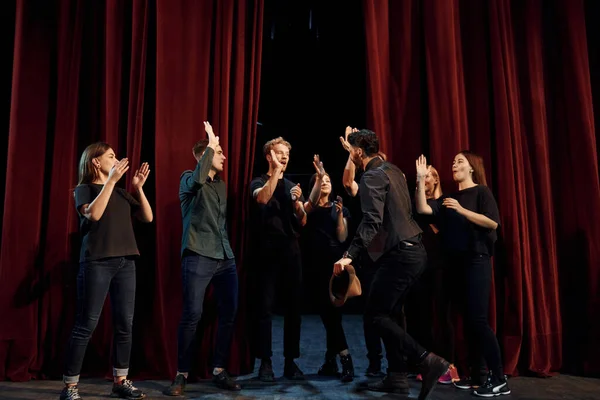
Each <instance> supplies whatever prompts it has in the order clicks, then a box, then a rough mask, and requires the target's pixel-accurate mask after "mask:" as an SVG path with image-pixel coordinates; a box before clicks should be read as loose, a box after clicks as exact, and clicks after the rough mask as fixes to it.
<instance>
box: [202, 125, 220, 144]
mask: <svg viewBox="0 0 600 400" xmlns="http://www.w3.org/2000/svg"><path fill="white" fill-rule="evenodd" d="M204 130H205V131H206V134H207V135H208V147H212V149H213V150H215V149H216V147H217V146H218V145H219V137H218V136H215V133H214V132H213V128H212V125H211V124H210V122H208V121H204Z"/></svg>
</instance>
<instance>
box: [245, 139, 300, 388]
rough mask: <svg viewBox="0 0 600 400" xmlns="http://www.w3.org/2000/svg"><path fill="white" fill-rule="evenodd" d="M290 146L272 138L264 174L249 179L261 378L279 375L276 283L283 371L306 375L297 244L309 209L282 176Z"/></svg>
mask: <svg viewBox="0 0 600 400" xmlns="http://www.w3.org/2000/svg"><path fill="white" fill-rule="evenodd" d="M291 148H292V146H291V145H290V144H289V143H288V142H287V141H285V140H283V138H281V137H279V138H276V139H273V140H270V141H268V142H267V143H266V144H265V145H264V147H263V152H264V155H265V158H266V159H267V161H268V163H269V170H268V172H267V173H266V174H264V175H262V176H260V177H258V178H255V179H254V180H252V182H251V183H250V190H251V195H252V199H253V202H252V203H253V214H254V221H253V222H254V223H253V225H254V228H255V229H256V231H255V234H256V236H257V240H258V249H257V250H258V252H257V256H256V257H255V266H256V267H257V271H256V272H257V286H258V287H257V296H258V299H257V301H258V321H257V323H258V329H257V341H258V342H257V344H256V345H257V349H256V350H257V352H256V353H257V354H256V356H257V358H260V359H261V365H260V369H259V371H258V378H259V379H260V380H261V381H264V382H272V381H274V379H275V377H274V374H273V366H272V363H271V357H272V355H273V352H272V348H271V344H272V339H271V338H272V326H271V319H272V313H273V306H274V303H275V291H276V288H277V289H279V290H281V291H282V294H284V301H283V303H284V306H285V308H286V312H285V316H284V318H285V322H284V337H283V345H284V350H283V355H284V357H285V367H284V375H285V376H286V377H287V378H288V379H296V380H300V379H304V375H303V373H302V371H301V370H300V368H298V365H296V363H295V362H294V359H295V358H298V357H300V322H301V317H300V308H301V295H302V288H301V284H302V263H301V260H300V246H299V244H298V228H299V227H300V226H303V225H304V224H306V212H305V211H304V207H303V205H302V204H303V201H304V200H303V197H302V190H301V189H300V185H295V184H294V183H293V182H291V181H290V180H288V179H286V178H284V177H283V173H284V171H285V170H286V168H287V165H288V163H289V160H290V150H291Z"/></svg>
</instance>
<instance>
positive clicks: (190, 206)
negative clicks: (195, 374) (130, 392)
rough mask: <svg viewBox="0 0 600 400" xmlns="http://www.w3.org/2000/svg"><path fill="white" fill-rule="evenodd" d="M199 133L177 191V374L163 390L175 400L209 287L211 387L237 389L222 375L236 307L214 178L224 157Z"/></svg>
mask: <svg viewBox="0 0 600 400" xmlns="http://www.w3.org/2000/svg"><path fill="white" fill-rule="evenodd" d="M204 128H205V130H206V133H207V134H208V139H205V140H201V141H199V142H198V143H196V144H195V145H194V149H193V152H194V158H195V159H196V161H197V164H196V168H195V169H194V171H185V172H184V173H183V174H182V175H181V181H180V185H179V200H180V203H181V214H182V217H183V237H182V240H181V256H182V261H181V272H182V275H183V314H182V316H181V321H180V323H179V330H178V338H177V341H178V349H177V353H178V357H177V358H178V361H177V374H176V375H175V379H174V380H173V383H172V384H171V386H169V387H168V388H167V389H166V390H165V394H167V395H171V396H181V395H183V392H184V391H185V385H186V382H187V378H188V372H189V371H190V364H191V357H192V350H193V345H194V339H195V337H196V326H197V325H198V322H199V321H200V318H201V316H202V305H203V302H204V295H205V293H206V288H207V287H208V284H209V283H212V284H213V287H214V291H215V295H216V296H217V300H218V302H219V315H218V320H219V325H218V328H217V341H216V346H215V352H214V353H215V354H214V358H213V367H214V369H213V381H214V382H215V384H216V385H217V386H218V387H220V388H223V389H228V390H240V389H241V388H240V385H239V384H238V383H236V382H235V380H233V379H232V378H231V377H230V376H229V375H228V374H227V371H226V370H225V364H226V362H227V359H228V357H229V348H230V346H231V338H232V334H233V325H234V320H235V315H236V311H237V301H238V277H237V269H236V266H235V258H234V255H233V251H232V250H231V246H230V244H229V238H228V237H227V226H226V217H227V187H226V185H225V182H223V180H222V179H221V178H220V177H219V175H218V174H219V173H220V172H222V171H223V166H224V164H225V155H224V154H223V149H222V148H221V146H220V145H219V137H218V136H215V134H214V132H213V129H212V126H211V125H210V124H209V123H208V122H204Z"/></svg>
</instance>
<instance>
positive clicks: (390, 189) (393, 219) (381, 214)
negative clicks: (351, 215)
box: [348, 157, 421, 261]
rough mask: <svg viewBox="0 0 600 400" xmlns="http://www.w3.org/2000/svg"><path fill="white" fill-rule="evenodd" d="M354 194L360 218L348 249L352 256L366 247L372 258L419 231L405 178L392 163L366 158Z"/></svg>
mask: <svg viewBox="0 0 600 400" xmlns="http://www.w3.org/2000/svg"><path fill="white" fill-rule="evenodd" d="M358 193H359V195H360V207H361V209H362V213H363V217H362V221H361V223H360V225H359V226H358V228H357V230H356V234H355V236H354V240H353V241H352V244H351V245H350V248H349V249H348V254H349V255H350V257H352V258H353V259H356V258H357V257H358V256H359V254H360V251H361V249H364V248H366V249H367V250H368V252H369V256H370V257H371V258H372V259H373V261H376V260H377V259H378V258H379V257H381V255H383V254H384V253H386V252H388V251H389V250H391V249H393V248H394V247H395V246H397V245H398V244H399V243H400V242H401V241H403V240H407V239H410V238H412V237H415V236H417V235H418V234H419V233H421V229H419V226H418V225H417V223H416V222H415V220H414V219H413V216H412V205H411V200H410V195H409V193H408V186H407V185H406V179H404V176H403V175H402V171H400V169H399V168H398V167H396V166H395V165H394V164H391V163H389V162H387V161H383V160H382V159H381V158H379V157H375V158H373V159H372V160H371V161H369V163H368V164H367V167H366V168H365V173H364V174H363V176H362V177H361V179H360V185H359V191H358Z"/></svg>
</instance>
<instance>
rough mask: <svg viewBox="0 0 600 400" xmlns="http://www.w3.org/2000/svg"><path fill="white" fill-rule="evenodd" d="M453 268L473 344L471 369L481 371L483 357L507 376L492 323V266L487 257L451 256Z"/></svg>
mask: <svg viewBox="0 0 600 400" xmlns="http://www.w3.org/2000/svg"><path fill="white" fill-rule="evenodd" d="M448 261H449V263H450V268H452V270H453V271H454V274H456V279H454V282H455V284H456V287H455V288H454V290H455V293H454V296H453V297H454V299H455V301H456V305H457V308H458V309H459V311H460V312H461V314H462V315H463V316H464V319H463V323H464V331H465V339H466V341H467V343H468V345H469V360H470V365H471V369H472V370H473V371H477V370H479V369H480V365H481V356H482V355H483V358H484V359H485V361H486V363H487V366H488V368H489V369H490V370H492V371H493V373H494V375H496V376H503V373H502V372H501V371H502V356H501V353H500V346H499V344H498V339H497V338H496V334H495V333H494V331H493V330H492V328H491V327H490V325H489V322H488V313H489V300H490V290H491V286H492V263H491V259H490V257H489V256H488V255H485V254H465V253H458V254H450V255H449V257H448Z"/></svg>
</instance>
